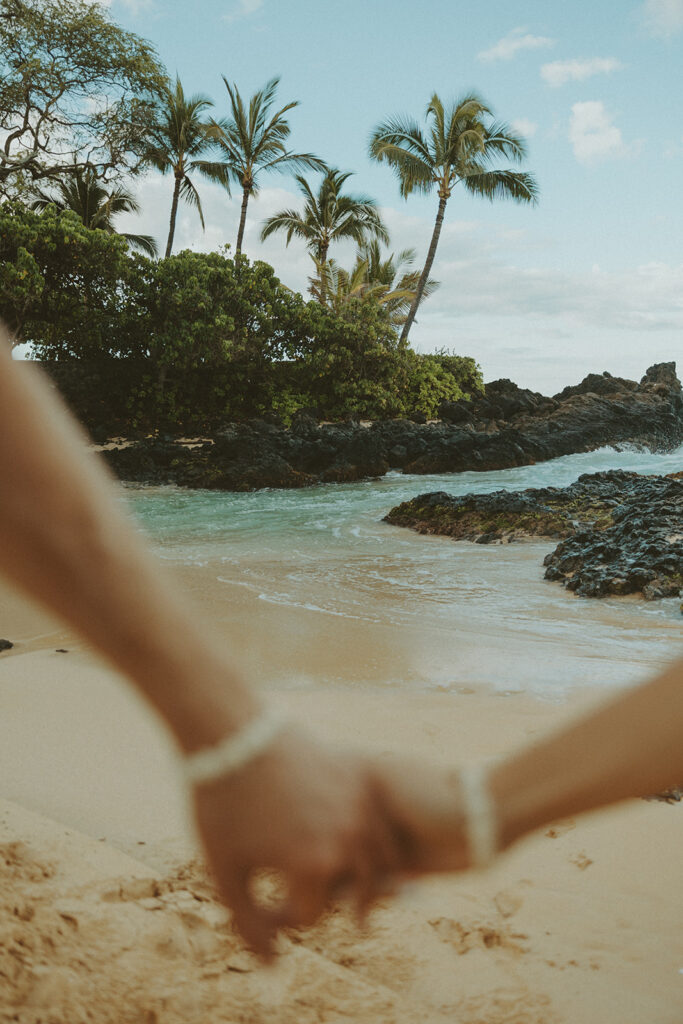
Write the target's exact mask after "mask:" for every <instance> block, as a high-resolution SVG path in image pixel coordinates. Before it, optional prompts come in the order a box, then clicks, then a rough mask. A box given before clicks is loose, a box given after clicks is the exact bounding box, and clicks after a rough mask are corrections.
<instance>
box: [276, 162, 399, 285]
mask: <svg viewBox="0 0 683 1024" xmlns="http://www.w3.org/2000/svg"><path fill="white" fill-rule="evenodd" d="M350 177H351V173H350V172H349V171H346V172H344V171H339V170H337V169H336V168H334V167H331V168H329V169H328V170H327V172H326V173H325V175H324V177H323V179H322V181H321V182H320V186H319V188H318V191H317V193H315V192H313V189H312V188H311V186H310V185H309V184H308V182H307V181H306V179H305V178H303V177H301V175H297V176H296V180H297V182H298V184H299V191H300V192H301V194H302V195H303V197H304V200H305V203H304V209H303V212H302V213H299V211H298V210H291V209H290V210H281V211H280V212H279V213H276V214H274V215H273V216H272V217H269V218H268V220H267V221H266V222H265V224H264V226H263V229H262V231H261V240H262V241H265V239H266V238H268V237H269V236H270V235H272V234H274V233H275V232H276V231H284V232H285V234H286V237H287V245H289V243H290V242H291V240H292V238H294V237H296V238H301V239H303V240H304V242H305V243H306V248H307V249H308V251H309V253H310V255H311V257H312V258H313V261H314V262H315V264H316V267H317V268H318V271H319V275H320V276H321V287H320V294H319V295H318V296H317V297H318V299H319V301H320V302H322V303H324V302H325V290H326V288H325V283H324V268H325V264H326V263H327V254H328V250H329V248H330V245H331V244H332V243H333V242H338V241H342V240H343V239H351V241H353V242H356V244H357V245H361V244H362V243H363V242H365V241H366V240H367V239H368V238H378V239H380V240H381V241H382V242H388V241H389V234H388V232H387V229H386V228H385V227H384V224H383V223H382V219H381V217H380V215H379V212H378V210H377V206H376V203H375V200H374V199H370V198H369V197H368V196H363V195H360V196H357V195H356V196H353V195H344V194H343V191H342V189H343V187H344V183H345V182H346V181H347V179H348V178H350ZM320 268H323V273H322V275H321V274H320Z"/></svg>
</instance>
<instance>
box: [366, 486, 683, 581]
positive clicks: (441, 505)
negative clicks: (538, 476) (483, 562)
mask: <svg viewBox="0 0 683 1024" xmlns="http://www.w3.org/2000/svg"><path fill="white" fill-rule="evenodd" d="M385 521H386V522H388V523H391V524H393V525H395V526H408V527H410V528H411V529H413V530H417V531H418V532H419V533H429V534H441V535H443V536H447V537H452V538H453V539H455V540H470V541H474V542H475V543H477V544H490V543H507V542H510V541H514V540H520V539H522V538H528V537H552V538H564V539H562V540H561V542H560V544H558V546H557V547H556V548H555V550H554V551H553V552H552V553H551V554H549V555H547V556H546V558H545V561H544V565H545V566H546V571H545V577H546V579H549V580H558V581H560V582H562V583H564V585H565V586H566V587H567V589H569V590H574V591H576V593H577V594H581V595H582V596H584V597H604V596H605V595H607V594H632V593H641V594H642V595H643V597H645V598H646V600H655V599H657V598H662V597H676V596H678V595H680V594H681V588H683V473H675V474H672V475H671V476H665V477H662V476H641V475H639V474H638V473H627V472H624V471H623V470H612V471H611V472H608V473H590V474H589V473H585V474H584V475H583V476H580V477H579V479H578V480H577V481H576V483H573V484H571V485H570V486H569V487H543V488H528V489H527V490H525V491H495V492H494V493H493V494H465V495H463V496H461V497H454V496H453V495H450V494H446V493H445V492H444V491H436V492H432V493H430V494H420V495H418V497H416V498H413V499H412V500H411V501H406V502H403V504H401V505H397V506H396V508H393V509H392V510H391V512H389V514H388V515H387V516H385Z"/></svg>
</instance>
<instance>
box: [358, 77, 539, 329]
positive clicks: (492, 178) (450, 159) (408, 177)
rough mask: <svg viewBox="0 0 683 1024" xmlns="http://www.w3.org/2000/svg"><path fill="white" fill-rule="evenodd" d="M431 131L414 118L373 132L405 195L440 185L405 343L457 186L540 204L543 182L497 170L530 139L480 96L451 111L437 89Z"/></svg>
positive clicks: (376, 150) (377, 150)
mask: <svg viewBox="0 0 683 1024" xmlns="http://www.w3.org/2000/svg"><path fill="white" fill-rule="evenodd" d="M427 119H428V122H429V132H428V133H427V134H426V135H425V134H423V132H422V130H421V129H420V126H419V125H418V124H417V123H416V122H415V121H412V120H410V119H409V118H402V117H396V118H391V119H390V120H388V121H385V122H384V123H383V124H380V125H378V127H377V128H376V129H375V130H374V132H373V133H372V137H371V140H370V154H371V156H373V157H374V158H375V159H376V160H379V161H386V162H387V163H388V164H389V165H390V166H391V167H393V169H394V170H395V171H396V174H397V176H398V179H399V182H400V187H401V195H402V196H403V197H404V198H405V199H407V197H408V196H409V195H410V193H411V192H414V191H418V192H425V193H429V192H431V191H432V190H433V189H434V188H436V190H437V193H438V196H439V207H438V210H437V215H436V223H435V225H434V231H433V233H432V240H431V244H430V246H429V251H428V253H427V259H426V260H425V265H424V268H423V270H422V274H421V276H420V280H419V282H418V286H417V290H416V292H415V298H414V299H413V302H412V305H411V308H410V312H409V313H408V316H407V318H406V322H405V324H404V325H403V331H402V333H401V339H400V340H401V343H402V344H407V341H408V334H409V332H410V328H411V325H412V323H413V320H414V319H415V314H416V312H417V308H418V306H419V305H420V301H421V299H422V297H423V295H424V291H425V287H426V283H427V280H428V279H429V273H430V271H431V269H432V263H433V262H434V256H435V254H436V248H437V245H438V244H439V235H440V234H441V226H442V224H443V220H444V215H445V212H446V204H447V202H448V200H449V198H450V196H451V193H452V191H453V189H454V188H455V186H456V185H457V184H459V183H462V184H463V185H464V187H465V188H466V189H467V191H468V192H471V193H472V194H473V195H478V196H483V197H484V198H485V199H489V200H491V201H493V200H494V199H499V198H509V199H514V200H515V201H516V202H521V203H529V202H530V203H535V202H536V199H537V196H538V186H537V184H536V180H535V178H534V177H533V175H531V174H529V173H527V172H523V171H513V170H509V169H503V170H500V169H494V168H492V167H491V164H492V162H493V161H494V160H495V159H496V158H497V157H499V156H503V157H505V158H506V159H508V160H513V161H515V162H516V163H519V162H520V161H521V160H523V158H524V157H525V155H526V146H525V143H524V140H523V139H522V138H521V137H520V136H519V135H517V134H515V132H513V131H512V129H511V128H509V127H508V125H506V124H504V123H502V122H495V121H493V114H492V112H491V110H489V108H488V107H487V106H486V104H485V103H484V102H483V101H482V100H481V99H480V98H479V97H478V96H476V95H474V94H471V95H467V96H463V97H462V98H461V99H460V100H458V101H457V102H456V103H454V104H453V105H452V106H451V107H450V108H449V109H448V110H447V111H446V110H444V105H443V103H442V101H441V100H440V99H439V97H438V96H437V95H436V93H434V95H433V96H432V98H431V100H430V102H429V105H428V107H427Z"/></svg>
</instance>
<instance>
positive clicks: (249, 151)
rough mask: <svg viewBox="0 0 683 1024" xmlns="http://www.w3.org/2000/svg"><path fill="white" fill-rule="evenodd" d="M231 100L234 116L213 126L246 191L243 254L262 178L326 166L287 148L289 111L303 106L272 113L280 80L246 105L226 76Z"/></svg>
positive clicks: (238, 248)
mask: <svg viewBox="0 0 683 1024" xmlns="http://www.w3.org/2000/svg"><path fill="white" fill-rule="evenodd" d="M223 81H224V82H225V88H226V89H227V90H228V97H229V99H230V116H229V117H228V118H227V119H224V120H222V121H218V122H214V123H213V137H214V140H215V142H216V145H217V146H218V148H219V149H220V150H221V151H222V155H223V162H224V164H225V166H226V167H227V169H228V171H229V173H230V176H231V177H232V179H233V180H234V181H235V182H236V183H237V184H239V186H240V188H241V189H242V209H241V211H240V223H239V228H238V230H237V243H236V245H235V251H236V252H241V251H242V242H243V240H244V226H245V224H246V220H247V204H248V203H249V198H250V197H251V196H254V197H255V196H257V195H258V191H259V180H258V179H259V175H260V173H261V172H268V171H287V170H297V171H300V170H314V171H324V170H325V164H324V163H323V161H322V160H319V159H318V157H317V156H313V154H312V153H292V152H291V150H288V149H287V148H286V146H285V139H287V138H288V137H289V134H290V131H291V128H290V127H289V122H288V121H287V119H286V118H285V114H286V113H287V111H288V110H292V109H293V108H294V107H297V106H298V105H299V102H298V100H294V101H292V102H291V103H286V104H285V106H284V107H282V108H281V109H280V110H277V111H275V113H271V108H272V106H273V103H274V102H275V93H276V91H277V87H278V85H279V83H280V79H279V78H271V80H270V81H269V82H268V83H267V84H266V85H265V86H264V87H263V89H259V91H258V92H255V93H254V95H253V96H252V97H251V99H250V100H249V106H248V108H247V106H246V105H245V103H244V100H243V99H242V97H241V95H240V92H239V89H238V88H237V86H236V85H235V84H234V83H233V84H232V85H231V84H230V82H229V81H228V80H227V78H226V77H225V75H224V76H223Z"/></svg>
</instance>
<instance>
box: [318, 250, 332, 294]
mask: <svg viewBox="0 0 683 1024" xmlns="http://www.w3.org/2000/svg"><path fill="white" fill-rule="evenodd" d="M329 248H330V243H329V242H320V244H319V245H318V268H319V270H318V273H319V274H320V296H319V299H318V301H319V302H320V305H321V306H326V305H327V291H326V288H325V284H326V281H327V251H328V249H329Z"/></svg>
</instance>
